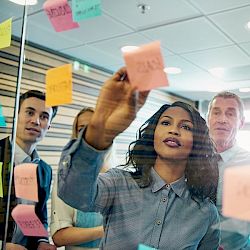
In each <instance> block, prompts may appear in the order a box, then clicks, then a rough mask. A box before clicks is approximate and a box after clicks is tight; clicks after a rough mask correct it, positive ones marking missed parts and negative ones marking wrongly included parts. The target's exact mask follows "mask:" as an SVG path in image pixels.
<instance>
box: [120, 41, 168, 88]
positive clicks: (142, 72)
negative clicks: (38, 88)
mask: <svg viewBox="0 0 250 250" xmlns="http://www.w3.org/2000/svg"><path fill="white" fill-rule="evenodd" d="M123 57H124V60H125V63H126V66H127V71H128V76H129V80H130V82H131V84H132V86H135V87H137V89H138V90H139V91H144V90H150V89H153V88H157V87H163V86H168V79H167V75H166V73H165V72H164V71H163V70H164V63H163V58H162V54H161V49H160V42H159V41H156V42H153V43H149V44H146V45H142V46H140V47H139V48H137V49H135V50H132V51H129V52H125V53H124V54H123Z"/></svg>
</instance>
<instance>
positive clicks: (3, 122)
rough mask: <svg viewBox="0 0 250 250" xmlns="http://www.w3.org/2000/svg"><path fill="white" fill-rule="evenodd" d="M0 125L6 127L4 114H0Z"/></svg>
mask: <svg viewBox="0 0 250 250" xmlns="http://www.w3.org/2000/svg"><path fill="white" fill-rule="evenodd" d="M0 127H6V122H5V118H4V116H0Z"/></svg>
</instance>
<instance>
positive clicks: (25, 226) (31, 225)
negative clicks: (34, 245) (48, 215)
mask: <svg viewBox="0 0 250 250" xmlns="http://www.w3.org/2000/svg"><path fill="white" fill-rule="evenodd" d="M11 215H12V217H13V219H14V221H15V222H16V223H17V225H18V226H19V227H20V229H21V231H22V233H23V234H24V235H26V236H41V237H47V236H48V232H47V230H46V229H45V227H44V226H43V224H42V222H41V221H40V220H39V218H38V217H37V215H36V213H35V206H34V205H24V204H19V205H17V206H16V207H15V208H14V209H13V210H12V213H11Z"/></svg>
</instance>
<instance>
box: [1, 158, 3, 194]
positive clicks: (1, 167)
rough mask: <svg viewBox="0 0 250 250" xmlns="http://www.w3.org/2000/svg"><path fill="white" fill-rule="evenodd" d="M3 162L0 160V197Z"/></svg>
mask: <svg viewBox="0 0 250 250" xmlns="http://www.w3.org/2000/svg"><path fill="white" fill-rule="evenodd" d="M2 169H3V163H2V162H0V197H1V198H3V180H2Z"/></svg>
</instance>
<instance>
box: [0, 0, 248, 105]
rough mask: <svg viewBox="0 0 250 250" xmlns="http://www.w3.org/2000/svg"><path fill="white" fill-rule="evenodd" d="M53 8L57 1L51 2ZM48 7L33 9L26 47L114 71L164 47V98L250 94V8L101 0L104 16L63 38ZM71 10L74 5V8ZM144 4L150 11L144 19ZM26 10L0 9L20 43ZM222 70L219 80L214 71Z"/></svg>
mask: <svg viewBox="0 0 250 250" xmlns="http://www.w3.org/2000/svg"><path fill="white" fill-rule="evenodd" d="M50 1H53V0H50ZM43 3H44V1H43V0H38V4H37V5H35V6H29V9H28V23H27V40H28V41H31V42H33V43H36V44H38V45H42V46H45V47H47V48H49V49H52V50H55V51H59V52H61V53H64V54H67V55H71V56H73V57H75V58H79V59H81V60H84V61H87V62H89V63H91V64H95V65H98V66H100V67H102V68H105V69H108V70H111V71H115V70H116V69H118V68H119V67H120V66H122V65H124V62H123V58H122V54H121V51H120V48H121V47H122V46H124V45H141V44H146V43H149V42H151V41H154V40H160V41H161V47H162V52H163V55H164V62H165V66H167V67H178V68H181V70H182V73H180V74H176V75H170V74H169V75H168V78H169V81H170V86H169V87H167V88H165V89H166V91H170V92H173V93H175V94H177V95H181V96H184V97H187V98H190V99H193V100H206V99H210V98H211V97H212V96H213V95H214V93H215V92H217V91H220V90H231V91H234V92H235V93H238V94H240V95H241V96H242V97H250V93H240V92H239V91H238V89H239V88H243V87H250V30H248V29H247V28H246V24H247V22H249V21H250V0H102V16H99V17H95V18H91V19H88V20H83V21H81V22H79V25H80V28H78V29H73V30H69V31H64V32H60V33H57V32H55V31H54V29H53V27H52V26H51V24H50V22H49V20H48V18H47V15H46V13H45V12H44V11H43V9H42V6H43ZM69 3H70V4H71V2H70V1H69ZM140 4H146V5H147V6H150V9H149V10H146V11H145V13H144V14H143V13H142V11H141V9H140V8H139V7H138V5H140ZM22 15H23V8H22V6H19V5H16V4H14V3H11V2H9V1H8V0H1V1H0V22H2V21H3V20H5V19H7V18H10V17H13V32H12V34H13V35H15V36H18V37H20V31H21V25H22ZM215 67H223V68H224V74H222V75H220V76H213V75H212V74H211V73H209V69H211V68H215Z"/></svg>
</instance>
